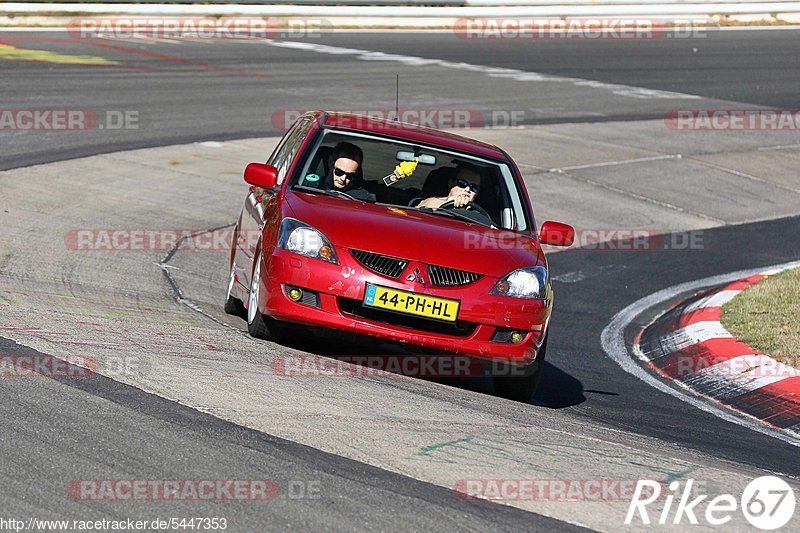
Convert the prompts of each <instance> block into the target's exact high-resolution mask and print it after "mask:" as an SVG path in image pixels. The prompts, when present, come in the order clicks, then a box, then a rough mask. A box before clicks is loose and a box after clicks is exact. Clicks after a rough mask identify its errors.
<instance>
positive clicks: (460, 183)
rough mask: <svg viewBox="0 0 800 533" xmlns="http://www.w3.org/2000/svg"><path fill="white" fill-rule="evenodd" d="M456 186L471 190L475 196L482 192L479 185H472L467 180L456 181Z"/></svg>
mask: <svg viewBox="0 0 800 533" xmlns="http://www.w3.org/2000/svg"><path fill="white" fill-rule="evenodd" d="M456 185H458V186H459V187H461V188H462V189H471V190H472V192H474V193H475V194H478V191H479V190H480V186H479V185H478V184H477V183H471V182H469V181H467V180H456Z"/></svg>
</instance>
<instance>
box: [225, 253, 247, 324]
mask: <svg viewBox="0 0 800 533" xmlns="http://www.w3.org/2000/svg"><path fill="white" fill-rule="evenodd" d="M235 280H236V262H235V261H231V272H230V276H229V277H228V296H227V297H226V298H225V307H224V309H225V312H226V313H228V314H229V315H234V316H238V317H241V318H244V317H245V309H244V304H243V303H242V301H241V300H240V299H239V298H235V297H234V296H233V295H232V293H233V284H234V283H235V282H236V281H235Z"/></svg>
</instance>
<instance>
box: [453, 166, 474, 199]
mask: <svg viewBox="0 0 800 533" xmlns="http://www.w3.org/2000/svg"><path fill="white" fill-rule="evenodd" d="M480 181H481V172H480V170H478V167H476V166H475V165H472V164H470V163H459V165H458V166H457V167H456V171H455V173H454V175H453V176H452V177H451V178H450V180H449V181H448V186H449V187H450V194H449V196H459V195H462V194H466V195H468V196H469V201H470V202H474V201H475V197H476V196H477V195H478V190H479V189H480V185H479V183H480Z"/></svg>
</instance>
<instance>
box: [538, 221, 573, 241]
mask: <svg viewBox="0 0 800 533" xmlns="http://www.w3.org/2000/svg"><path fill="white" fill-rule="evenodd" d="M574 241H575V228H573V227H572V226H570V225H568V224H562V223H561V222H551V221H547V222H545V223H544V224H542V228H541V229H540V230H539V242H541V243H542V244H549V245H551V246H572V243H573V242H574Z"/></svg>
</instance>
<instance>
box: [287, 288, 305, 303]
mask: <svg viewBox="0 0 800 533" xmlns="http://www.w3.org/2000/svg"><path fill="white" fill-rule="evenodd" d="M302 297H303V291H301V290H300V289H298V288H297V287H292V288H291V289H289V298H291V299H292V300H294V301H295V302H299V301H300V299H301V298H302Z"/></svg>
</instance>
